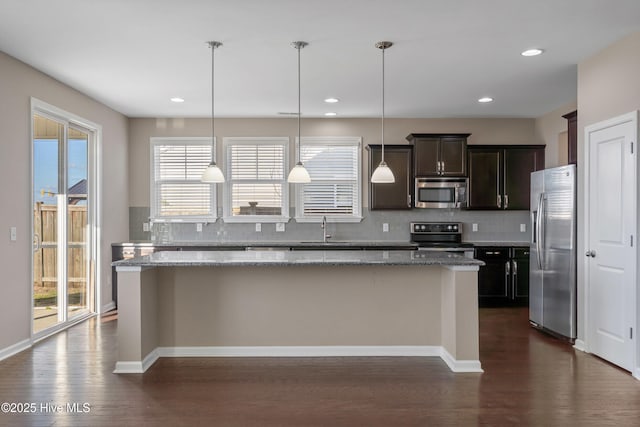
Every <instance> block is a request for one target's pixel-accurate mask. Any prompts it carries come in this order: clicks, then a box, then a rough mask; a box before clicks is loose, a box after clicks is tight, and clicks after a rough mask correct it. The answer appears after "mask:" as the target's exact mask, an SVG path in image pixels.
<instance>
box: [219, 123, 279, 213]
mask: <svg viewBox="0 0 640 427" xmlns="http://www.w3.org/2000/svg"><path fill="white" fill-rule="evenodd" d="M260 142H263V143H264V145H273V144H281V145H282V146H283V152H284V157H283V171H282V180H281V184H282V200H281V212H282V215H235V216H234V215H233V214H232V209H233V200H232V198H233V191H232V186H233V184H234V183H238V180H233V179H232V175H233V170H232V168H233V166H232V164H231V162H229V161H228V160H229V158H228V156H229V149H230V147H231V146H233V145H242V144H246V145H254V144H256V143H260ZM222 146H223V156H224V159H225V164H226V165H227V169H226V170H227V173H226V174H225V177H226V181H225V183H224V190H223V191H224V196H223V216H222V219H223V221H224V222H229V223H262V222H264V223H278V222H288V221H289V219H290V215H289V183H288V182H287V176H288V174H289V146H290V140H289V137H286V136H285V137H282V136H268V137H224V138H223V139H222ZM261 181H268V182H273V181H276V180H241V182H247V183H251V182H254V183H259V182H261Z"/></svg>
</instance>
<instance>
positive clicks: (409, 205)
mask: <svg viewBox="0 0 640 427" xmlns="http://www.w3.org/2000/svg"><path fill="white" fill-rule="evenodd" d="M407 207H411V194H407Z"/></svg>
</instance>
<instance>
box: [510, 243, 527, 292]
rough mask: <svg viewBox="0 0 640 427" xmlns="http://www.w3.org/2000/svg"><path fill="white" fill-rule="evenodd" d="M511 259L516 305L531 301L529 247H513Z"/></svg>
mask: <svg viewBox="0 0 640 427" xmlns="http://www.w3.org/2000/svg"><path fill="white" fill-rule="evenodd" d="M512 251H513V258H512V260H511V274H512V281H513V284H512V299H513V302H514V303H515V304H516V305H528V303H529V248H513V249H512Z"/></svg>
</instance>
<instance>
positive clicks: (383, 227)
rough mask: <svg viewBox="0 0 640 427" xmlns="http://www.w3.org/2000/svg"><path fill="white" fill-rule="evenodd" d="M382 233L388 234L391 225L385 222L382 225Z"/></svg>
mask: <svg viewBox="0 0 640 427" xmlns="http://www.w3.org/2000/svg"><path fill="white" fill-rule="evenodd" d="M382 232H383V233H388V232H389V223H387V222H385V223H383V224H382Z"/></svg>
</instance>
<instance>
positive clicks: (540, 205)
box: [536, 193, 544, 270]
mask: <svg viewBox="0 0 640 427" xmlns="http://www.w3.org/2000/svg"><path fill="white" fill-rule="evenodd" d="M543 200H544V193H540V196H539V197H538V214H537V216H536V255H537V259H538V268H539V269H540V270H542V259H543V258H542V257H543V254H542V244H541V243H542V242H541V239H542V217H543V215H544V212H543V210H542V209H543V204H544V201H543Z"/></svg>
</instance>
